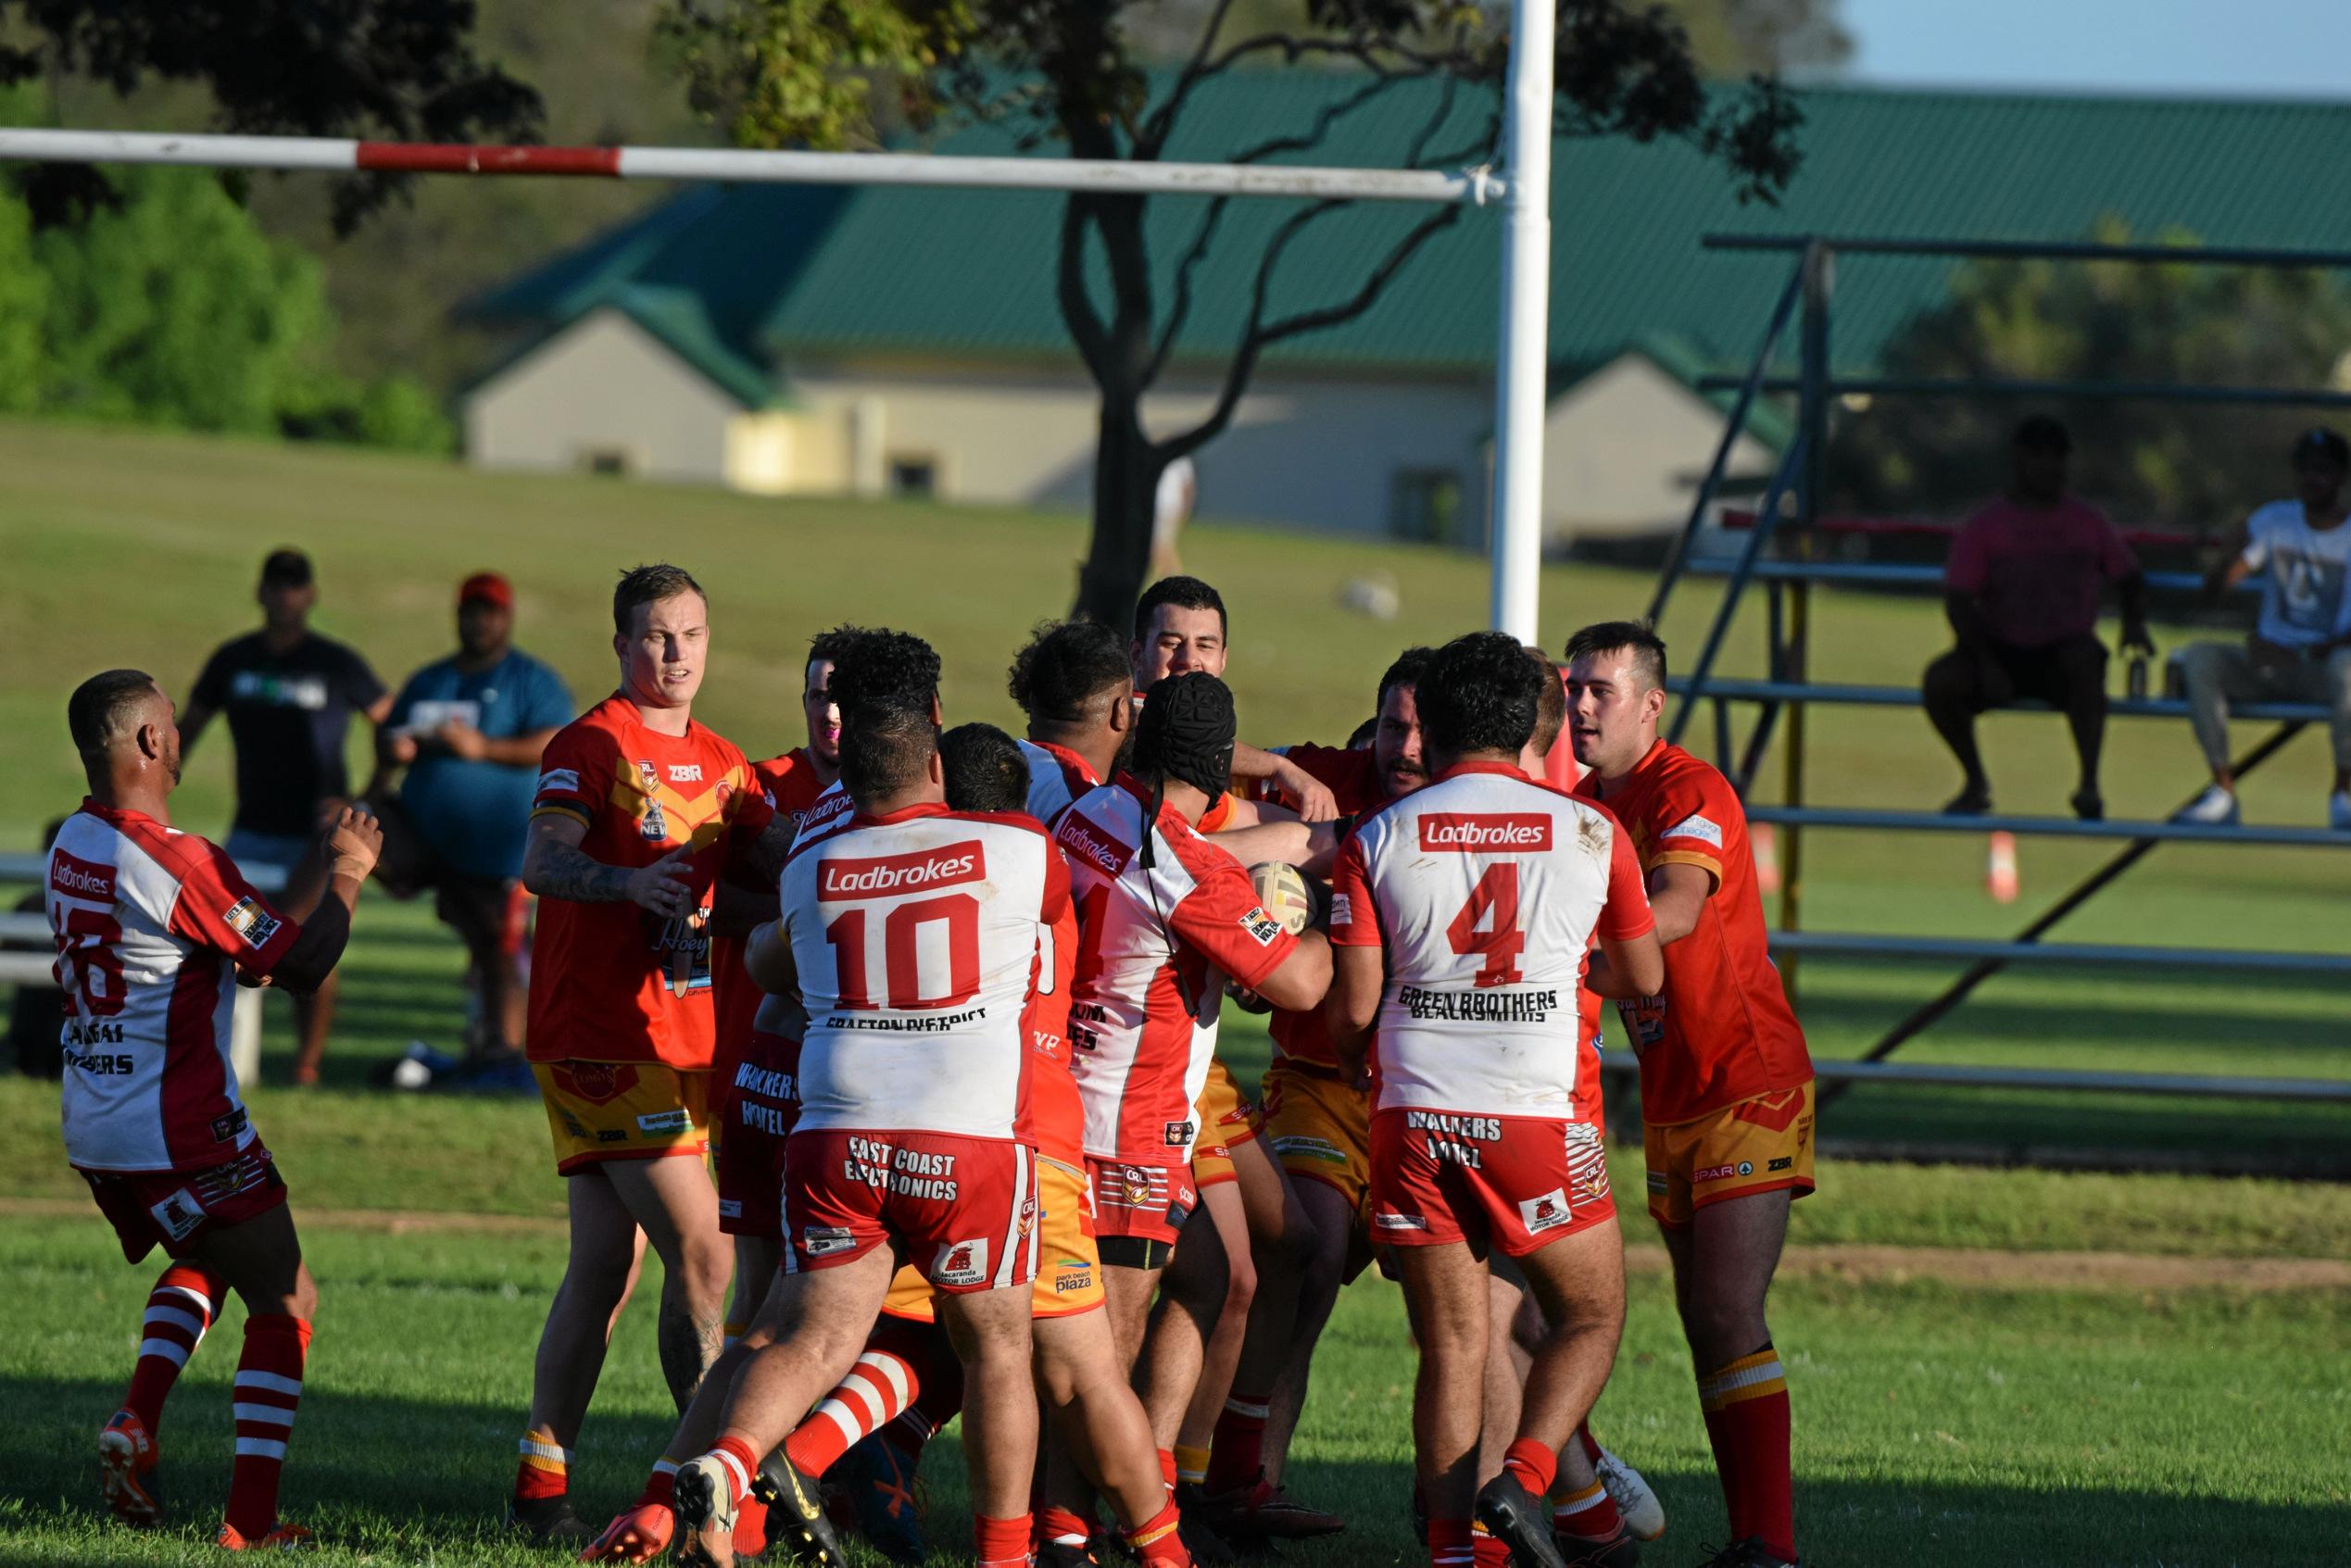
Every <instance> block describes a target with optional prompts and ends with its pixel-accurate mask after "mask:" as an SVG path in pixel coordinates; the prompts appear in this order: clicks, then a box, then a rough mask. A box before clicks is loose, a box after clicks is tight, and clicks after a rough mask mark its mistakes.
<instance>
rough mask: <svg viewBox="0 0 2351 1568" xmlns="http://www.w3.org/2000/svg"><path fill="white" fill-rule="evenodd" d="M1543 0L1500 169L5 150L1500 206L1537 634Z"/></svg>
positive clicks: (1511, 520) (1511, 544)
mask: <svg viewBox="0 0 2351 1568" xmlns="http://www.w3.org/2000/svg"><path fill="white" fill-rule="evenodd" d="M1554 37H1555V18H1554V16H1553V0H1511V48H1510V65H1509V75H1508V78H1507V81H1506V82H1505V87H1504V91H1505V95H1506V102H1505V105H1504V120H1503V132H1502V144H1503V157H1504V163H1503V172H1502V173H1501V174H1496V173H1495V172H1493V171H1491V170H1490V169H1463V170H1460V171H1457V172H1456V171H1445V170H1439V169H1328V168H1303V167H1285V166H1274V165H1255V164H1217V163H1128V162H1120V161H1115V160H1096V159H1085V158H1017V157H938V156H936V155H932V154H910V153H811V152H756V151H748V150H744V149H733V148H704V147H634V146H619V147H535V146H532V147H526V146H497V145H462V144H456V145H453V144H424V143H409V142H366V141H356V140H346V139H343V138H337V137H319V136H221V135H194V134H190V135H182V134H178V133H171V132H163V133H157V132H114V131H56V130H25V129H0V161H16V162H33V163H145V164H177V165H182V166H186V167H191V168H200V169H276V170H279V171H282V172H299V171H304V170H308V171H312V172H327V173H347V172H354V171H358V170H381V171H383V172H389V173H402V174H477V175H538V176H548V175H554V176H571V177H574V178H594V179H618V180H716V181H729V182H742V183H782V184H808V185H918V186H933V187H965V188H976V189H983V190H1022V191H1072V192H1075V191H1093V192H1115V193H1122V194H1135V195H1199V196H1287V197H1292V198H1296V197H1305V198H1308V199H1311V200H1333V199H1347V200H1352V201H1387V202H1420V203H1428V202H1435V203H1466V204H1469V205H1473V206H1478V207H1483V206H1486V205H1489V204H1491V203H1495V202H1499V203H1501V204H1502V208H1503V214H1504V221H1503V225H1502V286H1501V295H1502V297H1501V301H1500V307H1499V310H1498V312H1497V314H1498V317H1499V322H1498V338H1497V344H1496V352H1495V357H1494V402H1495V410H1494V412H1495V419H1494V482H1493V486H1492V490H1491V499H1490V513H1491V526H1490V530H1489V533H1490V541H1489V542H1490V550H1491V557H1492V576H1491V582H1490V592H1489V596H1488V612H1489V619H1490V621H1491V623H1492V625H1493V626H1494V628H1495V629H1496V630H1498V631H1503V632H1508V633H1511V634H1512V635H1513V636H1515V637H1516V638H1518V639H1519V641H1521V642H1525V643H1532V642H1534V641H1535V640H1536V636H1537V633H1536V624H1535V618H1536V611H1537V607H1538V588H1539V583H1538V575H1539V572H1540V567H1541V562H1542V516H1541V504H1542V460H1543V451H1542V433H1543V432H1542V425H1543V394H1544V389H1545V377H1546V374H1547V371H1548V368H1549V360H1550V355H1549V343H1550V298H1551V123H1552V76H1553V70H1552V66H1553V60H1552V50H1553V46H1554Z"/></svg>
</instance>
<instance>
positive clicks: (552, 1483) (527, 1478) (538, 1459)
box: [514, 1426, 572, 1502]
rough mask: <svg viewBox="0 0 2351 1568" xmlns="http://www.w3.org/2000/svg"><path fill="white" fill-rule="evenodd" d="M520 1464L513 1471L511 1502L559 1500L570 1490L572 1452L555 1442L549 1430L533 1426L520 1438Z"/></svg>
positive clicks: (552, 1433) (553, 1434)
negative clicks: (542, 1499) (512, 1495)
mask: <svg viewBox="0 0 2351 1568" xmlns="http://www.w3.org/2000/svg"><path fill="white" fill-rule="evenodd" d="M520 1446H521V1448H522V1463H520V1464H518V1465H516V1466H515V1469H514V1500H515V1501H516V1502H535V1501H537V1500H538V1499H541V1498H559V1497H561V1496H562V1495H563V1494H564V1493H566V1492H568V1491H570V1490H571V1489H572V1450H571V1449H567V1448H565V1447H564V1446H563V1445H562V1444H560V1443H559V1442H557V1441H556V1440H555V1433H554V1431H553V1430H552V1429H551V1428H548V1427H545V1426H534V1427H532V1428H531V1429H530V1430H529V1431H528V1432H525V1433H523V1434H522V1443H521V1445H520Z"/></svg>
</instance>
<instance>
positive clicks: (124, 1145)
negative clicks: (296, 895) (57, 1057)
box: [48, 800, 301, 1171]
mask: <svg viewBox="0 0 2351 1568" xmlns="http://www.w3.org/2000/svg"><path fill="white" fill-rule="evenodd" d="M48 908H49V928H50V930H51V931H53V932H54V933H55V934H56V935H57V984H58V985H61V986H63V987H64V989H65V1032H64V1043H65V1088H64V1098H65V1146H66V1158H67V1159H68V1160H71V1161H72V1162H73V1164H74V1165H75V1166H76V1167H77V1168H78V1169H81V1170H84V1171H174V1170H195V1169H200V1168H202V1167H204V1166H207V1165H217V1164H220V1163H222V1162H224V1161H226V1160H233V1159H234V1158H236V1156H237V1155H238V1154H239V1153H240V1152H242V1151H243V1150H244V1148H245V1146H246V1145H247V1144H250V1143H251V1142H252V1141H253V1127H252V1124H251V1123H249V1122H248V1121H247V1120H246V1118H245V1103H244V1101H243V1100H241V1099H240V1098H238V1096H237V1076H236V1073H235V1071H234V1070H233V1068H231V1067H230V1065H229V1037H230V1017H231V1014H232V1013H233V1010H234V1009H235V1006H236V994H237V985H236V972H237V970H238V969H239V968H244V969H246V970H250V971H252V972H254V973H256V974H267V973H268V972H270V969H271V968H272V967H273V966H274V965H275V964H276V963H277V962H278V961H279V960H281V959H283V958H284V957H285V955H286V951H287V949H289V948H291V947H293V946H294V941H295V937H296V936H298V935H301V927H299V926H297V925H295V922H293V921H292V920H290V919H288V918H287V917H286V916H284V915H283V914H280V913H279V912H278V911H277V910H276V909H272V908H271V907H270V902H269V900H267V899H266V898H263V897H261V895H260V894H258V893H256V892H255V891H254V890H253V889H252V888H251V887H250V886H249V885H247V884H246V883H245V878H244V877H242V876H240V875H238V874H237V868H236V864H235V862H234V861H233V860H231V859H229V857H228V855H227V854H226V853H225V852H224V851H222V850H221V849H220V847H218V846H216V845H213V844H209V843H207V842H206V841H205V840H203V839H201V838H198V837H197V836H196V835H195V834H186V833H181V832H179V831H178V830H177V829H174V828H169V827H166V826H164V825H163V824H162V823H161V822H157V821H156V820H155V819H154V818H153V817H149V816H146V815H145V814H143V813H141V812H137V811H124V810H117V809H113V808H111V807H106V806H100V805H98V804H97V803H95V802H94V801H89V800H85V801H83V802H82V809H81V810H79V811H76V812H75V813H74V814H73V815H72V816H70V817H68V818H67V819H66V822H65V826H64V827H63V828H61V829H59V830H58V832H57V843H56V845H55V846H54V847H52V848H51V849H50V851H49V893H48Z"/></svg>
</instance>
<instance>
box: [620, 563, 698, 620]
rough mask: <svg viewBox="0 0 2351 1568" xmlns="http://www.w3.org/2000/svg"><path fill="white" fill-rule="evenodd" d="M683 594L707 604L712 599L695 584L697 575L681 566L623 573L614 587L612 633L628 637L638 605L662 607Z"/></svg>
mask: <svg viewBox="0 0 2351 1568" xmlns="http://www.w3.org/2000/svg"><path fill="white" fill-rule="evenodd" d="M680 594H692V595H694V596H697V597H698V598H699V599H700V600H701V601H702V602H703V603H704V604H705V605H708V604H709V603H710V595H708V594H706V593H703V592H702V584H700V583H697V582H695V581H694V574H693V573H692V572H690V571H686V570H685V568H684V567H682V566H671V565H670V564H668V563H667V562H665V561H664V562H660V563H657V564H655V565H652V566H640V567H635V568H634V569H632V570H630V571H623V572H622V573H621V580H620V581H619V582H618V583H614V584H613V585H612V630H613V631H614V632H616V633H619V634H621V635H622V636H623V637H625V636H627V635H628V634H629V632H630V630H631V627H630V621H631V620H632V619H633V618H634V616H635V613H636V607H637V606H639V605H650V604H660V602H661V601H662V600H663V599H673V598H675V597H677V596H679V595H680Z"/></svg>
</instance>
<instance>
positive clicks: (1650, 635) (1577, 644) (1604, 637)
mask: <svg viewBox="0 0 2351 1568" xmlns="http://www.w3.org/2000/svg"><path fill="white" fill-rule="evenodd" d="M1618 648H1630V649H1632V650H1633V669H1634V670H1635V671H1638V672H1639V673H1640V675H1641V679H1642V680H1644V681H1646V682H1648V683H1649V686H1648V688H1645V689H1653V690H1656V691H1664V690H1665V689H1666V642H1665V639H1664V638H1662V637H1660V636H1658V635H1657V630H1656V628H1655V627H1653V626H1652V625H1651V624H1650V623H1649V622H1648V621H1598V622H1595V623H1594V624H1592V625H1590V626H1587V627H1585V628H1584V629H1583V630H1582V631H1580V632H1578V633H1576V634H1575V635H1574V636H1572V637H1570V638H1568V639H1567V647H1566V656H1567V662H1568V663H1570V664H1573V663H1575V662H1576V660H1578V659H1582V658H1585V657H1586V656H1588V655H1590V654H1595V653H1615V652H1616V650H1617V649H1618Z"/></svg>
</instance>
